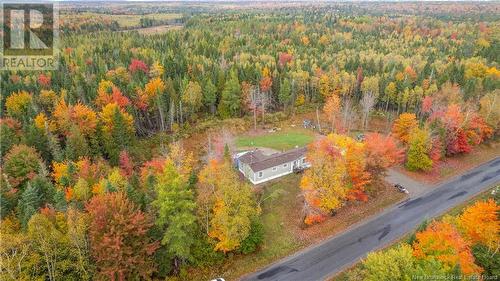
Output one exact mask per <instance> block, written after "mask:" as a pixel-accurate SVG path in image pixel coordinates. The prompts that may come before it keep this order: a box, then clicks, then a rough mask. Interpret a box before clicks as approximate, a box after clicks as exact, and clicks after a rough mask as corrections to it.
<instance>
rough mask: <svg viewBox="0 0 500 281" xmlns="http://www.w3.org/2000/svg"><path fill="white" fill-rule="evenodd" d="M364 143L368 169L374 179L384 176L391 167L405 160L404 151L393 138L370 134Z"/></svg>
mask: <svg viewBox="0 0 500 281" xmlns="http://www.w3.org/2000/svg"><path fill="white" fill-rule="evenodd" d="M364 143H365V151H366V152H365V154H366V165H367V169H368V171H369V172H370V174H371V175H372V176H374V177H381V176H383V175H384V173H385V172H386V170H387V169H388V168H389V167H391V166H394V165H397V164H399V163H401V162H402V161H403V160H404V149H401V148H399V147H398V144H397V141H396V140H395V139H394V138H393V137H392V136H383V135H381V134H379V133H368V134H366V138H365V142H364Z"/></svg>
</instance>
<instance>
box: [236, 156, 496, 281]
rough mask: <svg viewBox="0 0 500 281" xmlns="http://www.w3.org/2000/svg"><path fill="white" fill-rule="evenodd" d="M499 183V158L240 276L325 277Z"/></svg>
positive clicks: (309, 280) (297, 280)
mask: <svg viewBox="0 0 500 281" xmlns="http://www.w3.org/2000/svg"><path fill="white" fill-rule="evenodd" d="M498 182H500V157H497V158H495V159H493V160H491V161H489V162H487V163H484V164H482V165H480V166H478V167H477V168H475V169H473V170H470V171H469V172H467V173H465V174H463V175H461V176H458V177H455V178H453V179H451V180H449V181H447V182H445V183H442V184H439V185H437V186H436V187H435V188H433V189H431V190H430V191H429V192H426V193H424V194H422V195H420V196H418V197H415V198H410V199H408V200H406V201H403V202H401V203H399V204H398V205H395V206H393V207H392V208H390V209H389V210H387V211H385V212H383V213H382V214H380V215H377V216H375V217H374V218H372V219H370V220H368V221H367V222H364V223H362V224H360V225H357V226H355V227H353V228H351V229H349V230H348V231H346V232H344V233H342V234H340V235H337V236H334V237H332V238H329V239H327V240H325V241H323V242H321V243H320V244H318V245H315V246H312V247H309V248H307V249H305V250H302V251H300V252H298V253H296V254H294V255H292V256H290V257H287V258H285V259H283V260H281V261H278V262H277V263H275V264H272V265H270V266H269V267H267V268H265V269H263V270H261V271H259V272H256V273H253V274H251V275H248V276H245V277H243V278H242V280H245V281H250V280H258V281H271V280H273V281H278V280H283V281H285V280H286V281H316V280H325V279H326V278H328V277H330V276H333V275H334V274H336V273H338V272H340V271H342V270H343V269H345V268H346V267H349V266H351V265H352V264H354V263H356V262H357V261H359V260H360V259H361V258H363V257H365V256H366V254H367V253H368V252H370V251H374V250H377V249H379V248H382V247H384V246H386V245H388V244H390V243H391V242H394V241H395V240H397V239H398V238H400V237H402V236H403V235H404V234H406V233H409V232H411V231H413V230H414V229H415V228H416V227H417V226H418V225H419V224H420V223H422V222H423V221H424V220H426V219H429V218H433V217H436V216H438V215H440V214H443V213H444V212H446V211H447V210H449V209H450V208H452V207H454V206H456V205H458V204H460V203H462V202H464V201H466V200H468V199H470V198H471V197H473V196H474V195H477V194H478V193H480V192H482V191H484V190H486V189H487V188H488V187H489V186H491V185H493V184H495V183H498Z"/></svg>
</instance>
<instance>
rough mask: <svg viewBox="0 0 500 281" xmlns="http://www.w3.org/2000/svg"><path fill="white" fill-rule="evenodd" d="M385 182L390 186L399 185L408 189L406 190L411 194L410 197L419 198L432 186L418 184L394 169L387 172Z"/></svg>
mask: <svg viewBox="0 0 500 281" xmlns="http://www.w3.org/2000/svg"><path fill="white" fill-rule="evenodd" d="M385 180H386V181H387V182H388V183H390V184H396V183H399V184H401V185H402V186H404V187H406V189H407V190H408V191H409V192H410V194H409V195H410V197H415V196H418V195H420V194H422V193H424V192H426V191H427V190H429V189H430V188H431V186H429V185H427V184H425V183H422V182H418V181H416V180H414V179H412V178H410V177H408V176H407V175H405V174H402V173H400V172H398V171H396V170H394V169H389V171H387V176H386V177H385Z"/></svg>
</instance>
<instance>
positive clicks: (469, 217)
mask: <svg viewBox="0 0 500 281" xmlns="http://www.w3.org/2000/svg"><path fill="white" fill-rule="evenodd" d="M498 212H500V205H498V204H497V203H496V202H495V201H493V199H490V200H488V201H478V202H476V203H475V204H474V205H472V206H470V207H468V208H467V209H465V210H464V212H463V214H462V215H460V216H459V217H458V225H459V228H460V229H461V230H463V233H464V236H465V238H466V239H467V240H469V241H470V242H471V243H473V244H476V243H481V244H484V245H486V246H487V247H488V248H489V249H491V250H493V251H497V250H498V248H499V246H500V236H499V235H498V234H499V233H500V220H499V219H498Z"/></svg>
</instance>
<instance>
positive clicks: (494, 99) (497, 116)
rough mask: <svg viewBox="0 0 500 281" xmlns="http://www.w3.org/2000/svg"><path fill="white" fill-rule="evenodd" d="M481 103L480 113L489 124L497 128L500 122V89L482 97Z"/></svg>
mask: <svg viewBox="0 0 500 281" xmlns="http://www.w3.org/2000/svg"><path fill="white" fill-rule="evenodd" d="M479 104H480V105H481V109H480V111H479V114H481V116H482V117H483V118H484V120H485V121H486V123H488V125H490V126H491V127H492V128H493V129H495V130H497V129H498V128H499V123H500V90H495V91H493V92H490V93H488V94H486V95H485V96H484V97H482V98H481V100H480V101H479Z"/></svg>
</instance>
